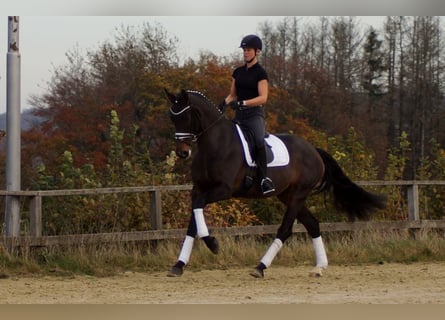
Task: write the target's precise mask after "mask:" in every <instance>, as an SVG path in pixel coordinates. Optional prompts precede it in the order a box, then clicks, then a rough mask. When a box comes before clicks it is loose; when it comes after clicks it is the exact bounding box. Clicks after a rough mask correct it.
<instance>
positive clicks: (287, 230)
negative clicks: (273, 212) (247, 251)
mask: <svg viewBox="0 0 445 320" xmlns="http://www.w3.org/2000/svg"><path fill="white" fill-rule="evenodd" d="M301 203H302V202H301V201H297V200H295V201H294V202H293V203H291V204H290V205H289V206H288V207H287V210H286V213H285V215H284V218H283V221H282V222H281V225H280V227H279V228H278V232H277V236H276V238H275V240H274V241H273V242H272V244H271V246H270V247H269V249H268V250H267V251H266V254H265V255H264V256H263V257H262V258H261V260H260V263H259V264H258V266H256V268H255V269H254V270H253V271H252V272H251V273H250V275H251V276H253V277H255V278H263V277H264V270H265V269H267V268H268V267H269V266H270V265H271V264H272V261H273V259H274V258H275V256H276V255H277V254H278V252H279V251H280V250H281V247H282V246H283V243H284V242H285V241H286V240H287V239H288V238H289V237H290V236H291V235H292V227H293V225H294V222H295V218H296V216H297V213H298V210H299V208H300V207H301V206H302V204H301Z"/></svg>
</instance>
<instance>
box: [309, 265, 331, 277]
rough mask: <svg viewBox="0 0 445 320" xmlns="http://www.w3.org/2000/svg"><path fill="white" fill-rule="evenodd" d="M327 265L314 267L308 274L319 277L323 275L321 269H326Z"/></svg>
mask: <svg viewBox="0 0 445 320" xmlns="http://www.w3.org/2000/svg"><path fill="white" fill-rule="evenodd" d="M326 269H327V267H315V268H313V269H312V270H311V271H310V272H309V276H311V277H316V278H318V277H321V276H322V275H323V270H326Z"/></svg>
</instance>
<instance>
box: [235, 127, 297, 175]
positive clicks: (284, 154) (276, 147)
mask: <svg viewBox="0 0 445 320" xmlns="http://www.w3.org/2000/svg"><path fill="white" fill-rule="evenodd" d="M235 127H236V129H237V132H238V137H239V138H240V142H241V145H242V147H243V151H244V159H245V161H246V163H247V165H248V166H249V167H256V163H255V162H254V160H253V157H252V154H253V149H254V147H253V134H252V132H251V131H250V130H248V129H246V128H242V127H241V126H240V125H239V124H237V123H235ZM265 145H266V155H267V167H268V168H269V167H280V166H287V165H288V164H289V152H288V150H287V148H286V145H285V144H284V142H283V141H282V140H281V139H279V138H278V137H276V136H274V135H272V134H269V133H268V134H267V135H266V137H265Z"/></svg>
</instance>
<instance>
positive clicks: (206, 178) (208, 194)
mask: <svg viewBox="0 0 445 320" xmlns="http://www.w3.org/2000/svg"><path fill="white" fill-rule="evenodd" d="M164 91H165V94H166V96H167V98H168V100H169V102H170V103H171V107H170V110H169V113H170V119H171V121H172V122H173V124H174V126H175V130H176V133H175V140H176V154H177V156H178V157H179V158H184V159H185V158H189V157H191V156H192V154H191V153H192V143H196V144H197V148H196V149H197V150H196V153H194V155H193V159H192V164H191V179H192V183H193V186H192V191H191V205H192V212H191V218H190V222H189V225H188V229H187V233H186V236H185V238H184V241H183V243H182V248H181V251H180V253H179V256H178V259H177V262H176V264H175V265H173V266H172V267H171V269H170V270H169V271H168V274H167V276H170V277H178V276H181V275H183V273H184V268H185V266H186V265H187V264H188V262H189V259H190V256H191V252H192V248H193V244H194V241H195V239H197V238H199V239H202V240H203V241H204V242H205V244H206V245H207V247H208V248H209V249H210V251H211V252H212V253H214V254H217V253H218V251H219V243H218V241H217V239H216V238H215V237H213V236H211V235H210V234H209V231H208V228H207V225H206V222H205V217H204V208H205V206H206V205H207V204H210V203H214V202H218V201H222V200H227V199H230V198H232V197H233V198H246V199H252V198H258V199H260V198H264V197H266V196H264V195H263V194H262V192H261V188H260V182H259V181H258V178H257V177H256V176H255V174H253V175H252V167H251V166H250V165H248V164H247V162H246V159H245V156H244V152H245V151H243V148H242V145H241V142H240V135H239V133H238V131H237V129H236V123H234V121H232V120H231V119H229V118H228V117H226V116H225V115H224V112H223V110H221V109H220V108H219V107H218V106H216V105H215V104H214V103H213V102H212V101H210V99H208V98H207V97H206V96H205V95H204V94H203V93H201V92H198V91H195V90H184V89H182V90H181V91H180V92H179V93H177V94H172V93H170V92H169V91H168V90H167V89H164ZM274 136H276V137H277V138H278V140H280V141H281V142H282V143H283V144H284V145H285V147H286V148H287V151H288V155H289V158H288V161H287V162H286V164H285V165H282V166H275V167H269V168H268V175H269V176H270V177H271V178H272V180H273V181H274V184H275V191H274V192H273V193H271V194H268V195H267V197H271V196H275V197H277V198H278V199H279V200H280V201H281V202H282V203H283V204H284V205H285V206H286V211H285V213H284V216H283V219H282V222H281V225H280V226H279V228H278V230H277V233H276V237H275V239H274V240H273V242H272V244H271V245H270V247H269V248H268V250H267V251H266V253H265V254H264V256H263V257H262V258H261V260H260V262H259V264H258V265H257V266H256V267H255V268H254V269H253V271H252V272H250V275H251V276H253V277H255V278H264V270H266V269H267V268H268V267H269V266H270V265H271V263H272V261H273V259H274V258H275V256H276V255H277V253H278V252H279V251H280V249H281V247H282V246H283V244H284V242H285V241H286V240H287V239H288V238H289V237H290V236H291V235H292V228H293V224H294V222H295V220H297V221H298V222H300V223H301V224H302V225H303V226H304V227H305V229H306V231H307V232H308V234H309V235H310V236H311V238H312V244H313V248H314V252H315V260H316V261H315V266H314V267H313V269H312V270H311V271H310V274H311V275H314V276H321V275H322V272H323V270H325V269H326V268H327V267H328V259H327V256H326V250H325V247H324V244H323V240H322V237H321V233H320V225H319V221H318V220H317V218H316V217H315V216H314V215H313V214H312V212H311V211H310V210H309V208H308V207H307V206H306V205H305V201H306V199H307V198H308V197H309V196H310V195H312V194H313V193H321V192H331V193H332V194H333V197H332V198H333V201H334V204H335V206H336V208H338V209H340V210H341V211H343V212H344V213H346V214H347V215H348V217H349V220H350V221H354V220H355V219H359V220H367V219H369V218H370V216H371V215H372V213H373V212H374V211H375V210H376V209H383V208H384V207H385V197H384V196H383V195H380V194H375V193H371V192H368V191H366V190H364V189H363V188H362V187H360V186H358V185H357V184H355V183H354V182H352V181H351V180H350V179H349V178H348V177H347V175H346V174H345V173H344V172H343V170H342V168H341V167H340V166H339V164H338V163H337V161H336V160H335V159H334V158H333V157H332V156H331V155H330V154H329V153H328V152H326V151H324V150H322V149H320V148H316V147H314V146H313V145H311V144H310V143H309V142H307V141H306V140H304V139H302V138H301V137H299V136H297V135H291V134H276V135H274ZM253 172H255V170H253Z"/></svg>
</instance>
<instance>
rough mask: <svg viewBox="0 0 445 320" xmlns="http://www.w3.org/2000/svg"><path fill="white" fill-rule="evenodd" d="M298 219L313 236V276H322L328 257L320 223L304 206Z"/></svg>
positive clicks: (311, 273)
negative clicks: (314, 261)
mask: <svg viewBox="0 0 445 320" xmlns="http://www.w3.org/2000/svg"><path fill="white" fill-rule="evenodd" d="M297 220H298V221H300V222H301V224H303V226H304V227H305V228H306V230H307V232H308V233H309V235H310V236H311V237H312V245H313V247H314V251H315V260H316V263H315V268H314V269H312V271H311V272H310V273H309V274H310V275H311V276H316V277H320V276H321V275H322V271H323V270H324V269H326V268H327V267H328V258H327V256H326V250H325V248H324V244H323V239H322V238H321V234H320V223H319V222H318V220H317V218H315V217H314V215H313V214H312V213H311V211H310V210H309V209H308V208H307V207H303V208H302V210H300V211H299V213H298V215H297Z"/></svg>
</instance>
